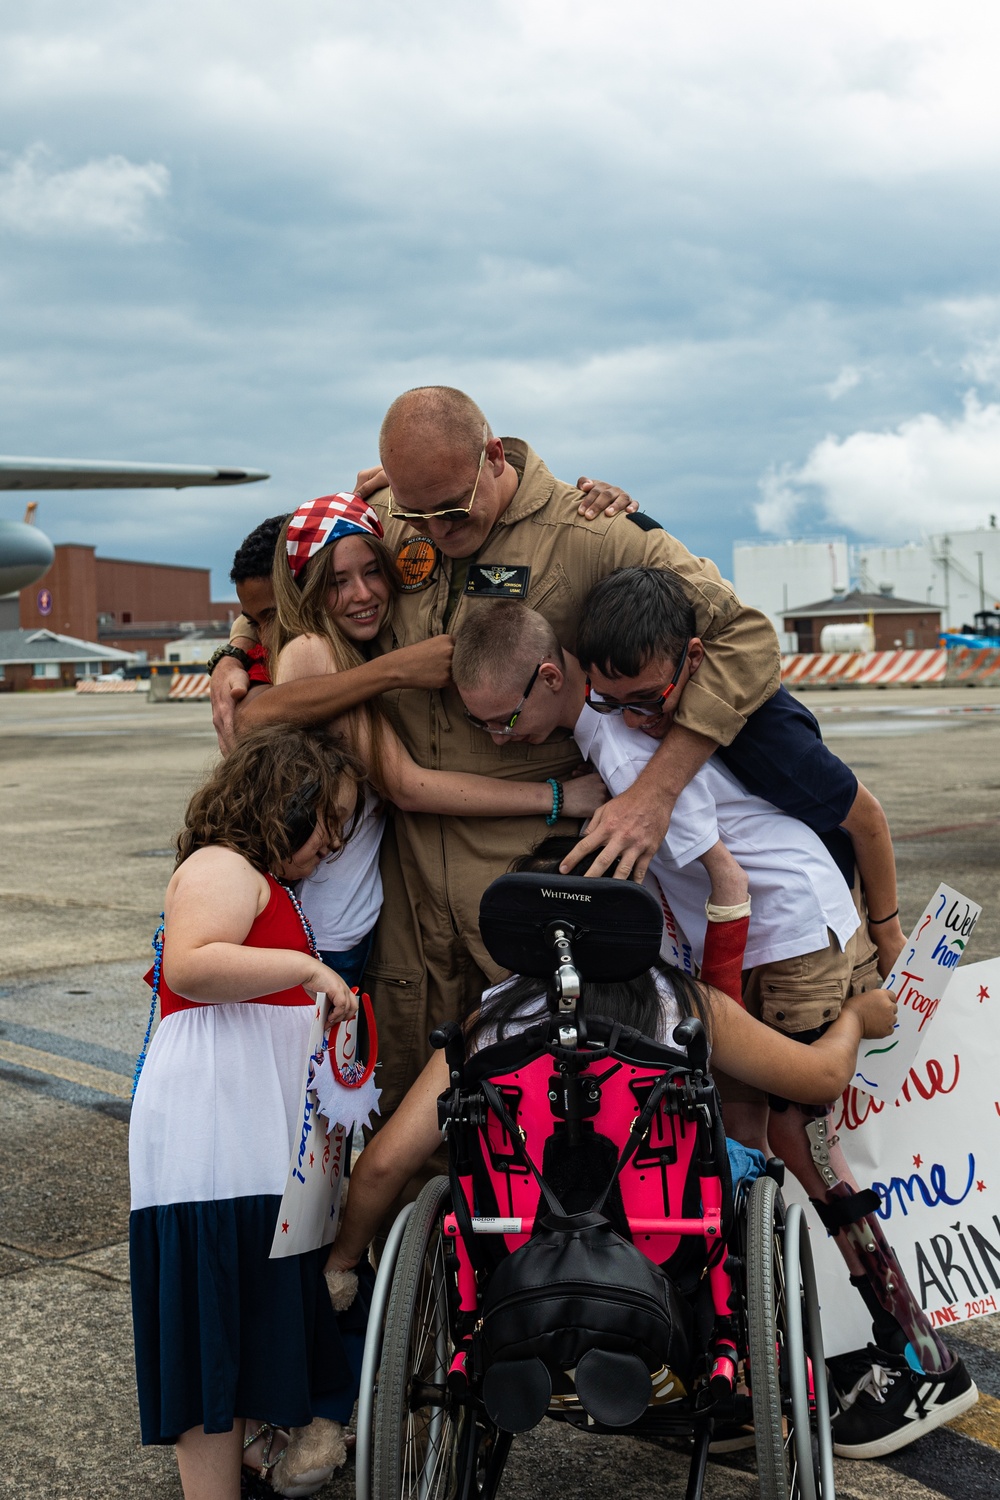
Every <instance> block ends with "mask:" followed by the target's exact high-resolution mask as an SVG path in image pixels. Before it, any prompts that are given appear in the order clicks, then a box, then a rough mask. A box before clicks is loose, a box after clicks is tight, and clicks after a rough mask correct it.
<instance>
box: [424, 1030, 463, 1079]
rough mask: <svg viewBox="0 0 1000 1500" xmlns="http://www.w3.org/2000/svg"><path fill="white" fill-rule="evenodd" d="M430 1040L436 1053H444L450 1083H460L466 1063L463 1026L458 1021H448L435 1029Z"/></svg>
mask: <svg viewBox="0 0 1000 1500" xmlns="http://www.w3.org/2000/svg"><path fill="white" fill-rule="evenodd" d="M429 1040H430V1044H431V1046H432V1047H433V1048H434V1051H435V1052H441V1051H443V1052H444V1055H445V1060H446V1062H447V1064H448V1073H449V1075H450V1082H451V1083H452V1084H453V1085H456V1084H458V1083H460V1082H461V1079H462V1065H463V1063H464V1062H465V1035H464V1033H463V1031H462V1028H461V1026H459V1025H458V1023H457V1021H446V1022H445V1024H444V1025H443V1026H437V1027H435V1029H434V1030H433V1031H432V1032H431V1034H430V1038H429Z"/></svg>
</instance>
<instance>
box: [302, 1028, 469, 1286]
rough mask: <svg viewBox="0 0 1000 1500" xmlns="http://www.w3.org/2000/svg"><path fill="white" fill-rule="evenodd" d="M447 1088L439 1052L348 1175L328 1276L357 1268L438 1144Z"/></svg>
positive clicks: (327, 1265)
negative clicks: (348, 1185) (348, 1186)
mask: <svg viewBox="0 0 1000 1500" xmlns="http://www.w3.org/2000/svg"><path fill="white" fill-rule="evenodd" d="M447 1087H448V1064H447V1062H446V1061H445V1056H444V1053H443V1052H435V1053H434V1056H433V1057H432V1058H431V1060H430V1062H429V1063H428V1064H427V1066H426V1067H425V1068H424V1071H423V1072H422V1073H421V1075H420V1077H419V1078H418V1079H417V1081H416V1083H415V1084H414V1085H413V1087H412V1088H411V1089H410V1091H409V1093H408V1094H407V1095H406V1098H405V1099H404V1100H403V1102H402V1104H401V1105H400V1106H399V1108H398V1109H397V1110H396V1113H395V1114H394V1115H393V1117H392V1119H391V1120H389V1121H387V1122H386V1124H385V1125H383V1127H382V1129H381V1130H380V1131H379V1132H378V1134H377V1135H376V1136H375V1137H374V1138H373V1139H372V1140H371V1141H369V1143H368V1145H367V1146H366V1147H365V1149H364V1150H363V1151H362V1153H361V1156H360V1157H359V1159H358V1164H357V1166H356V1167H355V1168H354V1171H353V1172H352V1173H351V1190H350V1193H349V1194H348V1197H347V1207H346V1208H345V1209H344V1215H343V1218H342V1219H341V1221H340V1228H339V1230H338V1231H337V1238H336V1239H335V1240H334V1242H333V1244H332V1246H331V1247H330V1254H329V1256H328V1257H327V1261H326V1269H327V1270H328V1271H348V1270H350V1268H351V1267H352V1266H355V1265H357V1263H358V1261H359V1260H360V1259H361V1257H362V1255H364V1253H365V1251H366V1249H367V1248H368V1246H369V1244H370V1243H371V1241H372V1238H373V1237H374V1234H375V1231H376V1230H377V1229H378V1226H379V1224H380V1223H381V1222H382V1219H383V1218H384V1216H385V1213H386V1210H387V1209H388V1207H389V1205H390V1204H391V1203H392V1201H393V1199H394V1198H396V1197H397V1196H398V1195H399V1193H400V1192H401V1191H402V1189H403V1188H404V1187H405V1186H406V1184H407V1183H408V1182H409V1180H410V1178H411V1177H412V1176H413V1175H414V1173H415V1172H417V1171H419V1169H420V1168H421V1167H422V1166H423V1165H424V1163H425V1162H426V1161H427V1158H428V1157H429V1156H430V1155H431V1154H432V1153H433V1152H434V1151H435V1150H436V1149H437V1147H438V1146H439V1145H440V1144H441V1132H440V1130H439V1128H438V1118H437V1099H438V1095H439V1094H442V1093H444V1091H445V1089H446V1088H447Z"/></svg>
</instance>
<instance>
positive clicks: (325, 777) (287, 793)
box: [129, 727, 364, 1500]
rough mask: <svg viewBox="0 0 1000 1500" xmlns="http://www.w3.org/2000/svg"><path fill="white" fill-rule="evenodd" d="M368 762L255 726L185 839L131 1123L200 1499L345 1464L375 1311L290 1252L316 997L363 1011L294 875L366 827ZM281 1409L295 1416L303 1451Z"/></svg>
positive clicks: (150, 1295) (146, 1372)
mask: <svg viewBox="0 0 1000 1500" xmlns="http://www.w3.org/2000/svg"><path fill="white" fill-rule="evenodd" d="M363 775H364V772H363V768H362V767H361V765H360V764H359V762H358V761H357V759H356V757H355V756H354V755H353V753H352V752H351V751H350V750H349V749H348V748H347V747H346V745H345V744H344V743H343V742H341V741H339V740H337V739H336V738H335V737H334V736H332V735H330V734H329V733H326V732H324V731H308V732H307V731H305V730H297V729H288V728H286V727H280V728H277V729H263V730H257V731H254V732H253V733H252V734H249V735H247V736H246V737H245V738H244V739H243V740H241V741H240V743H239V744H238V745H237V747H236V749H235V750H234V751H233V753H232V754H231V755H230V756H229V757H228V758H227V759H225V760H223V761H221V762H220V763H219V765H218V766H217V767H216V769H215V771H214V772H213V773H212V775H211V776H210V777H209V779H208V780H207V782H206V783H205V785H204V786H203V787H202V788H201V790H200V791H198V792H196V793H195V795H194V797H193V798H192V799H191V802H190V805H189V806H188V809H187V813H186V815H185V819H184V827H183V829H182V831H181V833H180V836H179V838H178V841H177V847H178V853H177V865H176V869H175V871H174V874H173V876H172V878H171V880H170V883H169V885H168V886H167V892H166V899H165V902H164V927H163V945H162V949H160V950H159V952H158V957H157V962H156V965H155V966H154V970H153V974H152V983H153V985H154V988H155V989H157V990H158V994H159V1002H160V1014H161V1021H160V1025H159V1028H158V1030H157V1031H156V1034H155V1036H154V1037H153V1041H152V1043H151V1045H150V1047H149V1052H148V1055H147V1056H146V1058H145V1062H144V1063H141V1064H140V1068H141V1072H138V1083H137V1087H136V1091H135V1099H134V1103H133V1108H132V1118H131V1126H130V1131H129V1169H130V1176H131V1198H132V1201H131V1210H132V1211H131V1215H130V1220H129V1249H130V1260H131V1271H132V1307H133V1320H134V1327H135V1350H136V1370H137V1379H138V1389H139V1410H140V1418H141V1426H142V1440H143V1442H144V1443H172V1444H174V1445H175V1448H176V1454H177V1462H178V1465H179V1468H180V1476H181V1483H182V1486H183V1490H184V1495H185V1500H238V1496H239V1494H240V1469H241V1462H247V1463H249V1464H250V1465H251V1466H252V1467H255V1468H257V1469H259V1470H263V1471H265V1472H267V1471H269V1470H270V1471H271V1474H270V1477H271V1480H272V1483H274V1485H275V1486H276V1488H277V1490H278V1492H279V1493H283V1494H306V1493H312V1490H313V1489H315V1488H317V1487H318V1485H319V1483H321V1482H322V1481H323V1480H324V1479H325V1478H326V1477H328V1475H329V1473H330V1472H332V1469H333V1467H334V1464H335V1462H336V1461H337V1459H338V1458H340V1459H341V1461H342V1457H341V1455H342V1453H343V1440H342V1437H341V1425H340V1424H342V1423H343V1422H345V1421H346V1420H347V1418H348V1417H349V1415H350V1412H351V1410H352V1407H353V1404H354V1400H355V1397H356V1394H357V1367H358V1365H359V1363H360V1347H361V1343H362V1342H363V1332H364V1310H363V1308H358V1309H357V1310H356V1311H355V1313H354V1322H353V1325H352V1324H351V1323H350V1322H349V1321H348V1322H344V1321H341V1322H340V1323H339V1324H338V1320H337V1318H336V1317H335V1315H334V1312H333V1308H332V1306H331V1303H330V1300H329V1296H328V1294H327V1292H326V1289H325V1286H324V1283H323V1280H322V1275H321V1264H322V1260H323V1257H324V1255H325V1252H324V1251H316V1252H314V1253H312V1254H306V1255H300V1256H291V1257H287V1258H284V1259H275V1260H271V1259H269V1252H270V1247H271V1242H272V1237H273V1234H274V1230H275V1224H276V1221H277V1215H278V1208H279V1205H280V1202H281V1196H282V1192H283V1190H284V1186H285V1179H286V1174H287V1171H288V1162H289V1158H290V1156H291V1152H292V1146H293V1140H294V1139H296V1138H297V1132H298V1130H299V1127H300V1123H301V1114H300V1108H301V1100H300V1089H301V1082H302V1076H303V1067H304V1065H305V1059H306V1055H307V1051H308V1038H309V1030H310V1024H311V1020H312V1016H313V1012H314V1004H315V996H316V994H317V993H319V992H325V993H326V994H327V995H328V997H329V1000H330V1013H331V1017H332V1019H333V1020H341V1019H343V1018H345V1017H346V1016H348V1015H351V1014H353V1013H354V1011H356V1009H357V1000H356V998H355V997H354V996H353V995H352V994H351V992H350V990H349V989H348V986H347V985H346V984H345V982H344V980H343V979H342V978H341V976H340V975H339V974H337V973H335V972H334V971H333V970H332V969H330V968H329V967H328V966H327V965H325V964H324V963H323V962H322V960H321V959H320V957H319V955H318V953H317V951H316V947H315V944H314V942H313V939H312V934H311V933H310V930H309V925H308V922H307V921H306V920H305V919H304V917H303V915H302V913H301V910H300V908H299V906H298V903H297V901H296V900H295V897H294V895H293V892H292V884H293V883H294V882H296V881H299V880H302V879H304V878H306V877H308V876H309V874H310V873H311V872H312V870H313V869H314V868H315V867H316V865H317V864H318V863H319V861H320V860H322V859H324V858H327V857H328V856H329V855H330V854H331V853H332V852H334V851H335V850H337V849H339V848H340V847H341V846H342V844H343V843H344V841H345V839H347V840H349V837H350V833H351V829H352V827H353V825H354V823H355V822H356V819H357V816H358V810H359V805H360V798H361V786H362V780H363ZM147 977H149V976H147ZM137 1071H138V1070H137ZM352 1366H353V1367H352ZM262 1417H266V1418H268V1419H269V1421H268V1422H262V1421H260V1420H259V1419H260V1418H262ZM270 1423H276V1424H280V1426H281V1427H282V1428H284V1429H288V1430H291V1431H292V1433H293V1443H292V1445H291V1446H290V1448H289V1450H288V1453H287V1454H284V1455H282V1454H281V1452H280V1450H281V1448H282V1446H283V1444H284V1443H285V1442H287V1433H276V1432H275V1430H274V1429H273V1428H272V1427H271V1426H270V1425H269V1424H270ZM310 1444H311V1448H310ZM303 1446H305V1448H307V1449H309V1452H310V1455H311V1456H310V1457H309V1458H308V1460H307V1462H306V1464H305V1479H303V1463H302V1457H303V1453H302V1450H303ZM296 1453H297V1458H296ZM293 1458H295V1459H296V1462H297V1468H296V1466H295V1464H294V1463H292V1459H293ZM310 1470H311V1472H310ZM303 1484H305V1487H303ZM310 1484H311V1488H310Z"/></svg>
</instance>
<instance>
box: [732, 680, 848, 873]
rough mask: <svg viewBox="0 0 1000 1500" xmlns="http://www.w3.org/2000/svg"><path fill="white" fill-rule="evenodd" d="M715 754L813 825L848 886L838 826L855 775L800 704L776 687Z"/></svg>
mask: <svg viewBox="0 0 1000 1500" xmlns="http://www.w3.org/2000/svg"><path fill="white" fill-rule="evenodd" d="M715 753H716V755H718V757H719V759H720V760H721V761H722V762H723V764H724V765H726V766H728V768H729V770H730V771H732V773H733V775H734V776H737V777H738V778H739V780H740V781H741V782H742V783H743V785H744V786H745V787H746V789H747V791H748V792H753V793H754V795H755V796H757V797H764V798H765V799H766V800H767V801H768V802H770V803H773V805H774V806H775V807H777V808H779V809H780V811H781V812H785V813H790V814H791V816H792V817H793V818H798V819H800V821H801V822H803V823H805V824H807V826H808V827H810V828H811V829H813V831H814V832H815V833H817V834H818V835H819V837H820V838H821V839H822V841H823V843H824V844H825V845H826V847H827V849H828V850H829V852H830V855H831V857H832V858H833V860H834V863H835V864H836V866H837V868H838V869H839V870H840V873H841V874H842V875H843V877H844V879H845V880H846V881H847V883H848V885H851V886H853V884H854V846H853V844H852V843H851V840H850V837H849V835H848V834H846V833H845V832H844V831H843V829H842V828H841V826H840V825H841V823H843V821H844V819H845V818H846V817H847V814H848V813H849V812H850V810H851V807H852V805H853V803H854V799H855V797H856V796H857V794H858V778H857V777H856V776H855V774H854V772H853V771H852V770H851V768H850V766H846V765H845V764H844V762H843V761H842V760H841V759H840V757H839V756H837V755H834V753H833V751H832V750H830V749H829V747H828V746H827V745H824V743H823V736H822V733H821V731H820V727H819V723H818V722H817V720H816V717H815V715H814V714H811V713H810V712H809V710H808V708H806V707H805V705H804V704H802V703H799V702H798V700H797V699H796V698H793V697H792V695H791V693H790V692H788V690H787V689H786V688H783V687H779V689H778V691H777V692H776V693H775V694H774V696H773V698H768V700H767V702H766V703H762V704H761V706H760V708H758V709H757V711H756V712H755V713H752V714H751V715H750V717H749V718H748V719H747V721H746V724H745V725H744V727H743V728H742V729H741V730H740V732H739V734H738V735H737V736H736V738H735V739H734V740H733V742H732V744H731V745H721V746H720V747H719V749H718V750H717V751H716V752H715Z"/></svg>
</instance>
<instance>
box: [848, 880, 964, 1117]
mask: <svg viewBox="0 0 1000 1500" xmlns="http://www.w3.org/2000/svg"><path fill="white" fill-rule="evenodd" d="M981 911H982V907H981V906H977V905H976V903H975V902H974V901H970V900H969V899H968V898H967V897H966V896H963V895H961V894H960V893H959V892H958V891H956V890H953V889H952V888H951V886H950V885H944V884H942V885H939V886H938V888H937V890H936V891H935V892H934V895H933V896H932V897H931V899H930V901H928V903H927V905H926V906H925V907H924V910H923V913H922V915H921V917H920V920H919V921H918V922H917V924H916V926H915V927H914V929H913V931H912V932H911V933H910V936H909V937H908V938H907V940H906V945H905V947H904V948H903V951H902V953H901V954H900V955H899V957H898V959H897V960H896V966H895V968H894V970H893V972H892V973H891V974H890V975H889V978H888V980H887V982H886V986H885V987H886V989H887V990H891V991H892V993H893V994H894V995H895V996H896V997H897V999H898V1001H899V1010H898V1017H897V1022H896V1029H895V1031H894V1032H893V1034H892V1036H891V1037H883V1038H880V1039H878V1040H875V1039H870V1040H868V1041H863V1042H862V1043H861V1046H860V1047H859V1048H858V1071H857V1073H856V1074H855V1075H854V1083H855V1085H856V1087H857V1088H859V1089H864V1090H865V1091H866V1092H867V1093H869V1094H873V1095H874V1096H875V1097H876V1098H879V1099H893V1100H894V1099H895V1098H896V1096H897V1094H898V1093H899V1091H900V1089H901V1088H902V1087H903V1084H904V1083H905V1081H906V1078H907V1076H908V1075H909V1071H910V1067H911V1065H912V1063H913V1061H914V1059H915V1058H916V1056H917V1054H918V1053H919V1052H920V1051H921V1049H922V1048H923V1046H924V1044H925V1042H926V1040H927V1038H928V1031H929V1028H930V1025H931V1023H932V1021H933V1020H934V1019H935V1017H936V1015H937V1013H938V1010H939V1008H940V1006H941V1002H942V1001H943V1000H944V998H945V991H946V990H947V989H948V986H949V983H950V981H951V978H952V975H953V974H954V972H955V970H956V968H957V967H958V963H959V960H960V959H961V957H962V954H963V952H964V951H965V945H966V943H967V942H968V941H969V938H970V937H971V936H972V932H973V929H974V928H975V925H976V922H977V921H978V920H979V915H980V912H981ZM948 1029H949V1030H951V1029H952V1028H951V1027H950V1026H949V1028H948Z"/></svg>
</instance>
